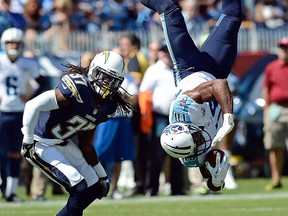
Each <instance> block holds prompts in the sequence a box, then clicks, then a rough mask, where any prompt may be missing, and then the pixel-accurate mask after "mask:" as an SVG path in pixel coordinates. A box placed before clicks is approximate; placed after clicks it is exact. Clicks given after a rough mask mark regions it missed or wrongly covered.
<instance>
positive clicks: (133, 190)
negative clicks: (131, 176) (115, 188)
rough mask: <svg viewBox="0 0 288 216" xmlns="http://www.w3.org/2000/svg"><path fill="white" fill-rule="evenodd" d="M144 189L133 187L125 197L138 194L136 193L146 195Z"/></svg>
mask: <svg viewBox="0 0 288 216" xmlns="http://www.w3.org/2000/svg"><path fill="white" fill-rule="evenodd" d="M144 194H145V192H144V189H143V188H142V187H138V186H135V187H134V188H132V189H131V190H130V191H127V192H126V193H125V195H124V196H125V197H131V196H136V195H144Z"/></svg>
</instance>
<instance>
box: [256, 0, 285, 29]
mask: <svg viewBox="0 0 288 216" xmlns="http://www.w3.org/2000/svg"><path fill="white" fill-rule="evenodd" d="M254 13H255V15H254V16H255V17H254V20H255V23H256V25H257V27H259V28H269V29H275V28H279V27H283V26H284V25H285V22H284V19H285V17H284V15H285V9H284V6H283V4H281V2H280V1H278V0H257V1H256V4H255V12H254Z"/></svg>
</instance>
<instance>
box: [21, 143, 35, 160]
mask: <svg viewBox="0 0 288 216" xmlns="http://www.w3.org/2000/svg"><path fill="white" fill-rule="evenodd" d="M34 146H35V142H34V143H32V144H27V143H22V147H21V155H23V156H24V157H25V158H31V157H32V156H33V154H34V152H35V149H34Z"/></svg>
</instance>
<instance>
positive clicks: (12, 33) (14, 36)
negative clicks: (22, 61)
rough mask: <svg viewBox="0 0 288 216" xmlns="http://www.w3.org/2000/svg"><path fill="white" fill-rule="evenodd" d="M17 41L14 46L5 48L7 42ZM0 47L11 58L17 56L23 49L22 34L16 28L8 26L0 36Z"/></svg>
mask: <svg viewBox="0 0 288 216" xmlns="http://www.w3.org/2000/svg"><path fill="white" fill-rule="evenodd" d="M11 42H13V43H18V44H17V46H16V47H15V48H13V49H12V48H7V45H6V44H7V43H11ZM1 48H2V50H3V51H5V52H6V54H7V55H8V56H9V57H10V58H13V59H16V58H18V57H19V56H20V55H21V54H22V52H23V49H24V34H23V31H22V30H20V29H18V28H14V27H13V28H8V29H6V30H5V31H4V32H3V34H2V36H1Z"/></svg>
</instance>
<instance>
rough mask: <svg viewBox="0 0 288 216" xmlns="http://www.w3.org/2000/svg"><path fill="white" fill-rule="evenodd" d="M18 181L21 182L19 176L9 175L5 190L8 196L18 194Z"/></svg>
mask: <svg viewBox="0 0 288 216" xmlns="http://www.w3.org/2000/svg"><path fill="white" fill-rule="evenodd" d="M18 182H19V178H16V177H11V176H8V177H7V183H6V190H5V196H6V197H9V196H11V195H12V194H16V190H17V187H18Z"/></svg>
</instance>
